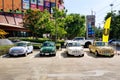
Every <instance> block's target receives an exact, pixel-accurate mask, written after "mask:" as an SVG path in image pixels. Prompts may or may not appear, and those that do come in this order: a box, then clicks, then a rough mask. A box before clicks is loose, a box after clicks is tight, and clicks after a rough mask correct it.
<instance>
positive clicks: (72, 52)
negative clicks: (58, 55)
mask: <svg viewBox="0 0 120 80" xmlns="http://www.w3.org/2000/svg"><path fill="white" fill-rule="evenodd" d="M66 49H67V55H68V56H84V53H85V52H84V50H83V46H81V44H80V42H77V41H71V42H68V43H67V46H66Z"/></svg>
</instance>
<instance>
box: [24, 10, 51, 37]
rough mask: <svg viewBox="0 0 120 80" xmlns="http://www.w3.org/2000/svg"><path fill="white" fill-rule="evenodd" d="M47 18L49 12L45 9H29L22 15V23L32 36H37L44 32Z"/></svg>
mask: <svg viewBox="0 0 120 80" xmlns="http://www.w3.org/2000/svg"><path fill="white" fill-rule="evenodd" d="M49 20H50V14H49V12H48V11H47V10H45V11H43V12H41V11H39V10H31V9H29V10H27V11H26V13H25V15H24V19H23V23H24V26H25V27H27V28H28V29H29V30H30V31H31V32H32V33H33V36H35V37H37V35H42V34H43V33H45V31H46V27H48V26H46V25H47V24H48V22H49Z"/></svg>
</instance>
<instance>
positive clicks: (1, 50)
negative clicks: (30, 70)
mask: <svg viewBox="0 0 120 80" xmlns="http://www.w3.org/2000/svg"><path fill="white" fill-rule="evenodd" d="M11 47H12V46H11V45H9V46H7V45H5V46H0V55H3V54H6V53H8V52H9V49H10V48H11Z"/></svg>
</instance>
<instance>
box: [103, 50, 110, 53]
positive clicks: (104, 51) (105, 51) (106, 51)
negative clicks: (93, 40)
mask: <svg viewBox="0 0 120 80" xmlns="http://www.w3.org/2000/svg"><path fill="white" fill-rule="evenodd" d="M102 53H104V54H111V53H112V51H111V50H103V51H102Z"/></svg>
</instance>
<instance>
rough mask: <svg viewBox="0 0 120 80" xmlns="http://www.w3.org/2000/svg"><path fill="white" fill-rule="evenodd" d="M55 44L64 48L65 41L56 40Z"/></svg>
mask: <svg viewBox="0 0 120 80" xmlns="http://www.w3.org/2000/svg"><path fill="white" fill-rule="evenodd" d="M57 43H59V44H60V46H61V47H64V43H65V41H64V40H57Z"/></svg>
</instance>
